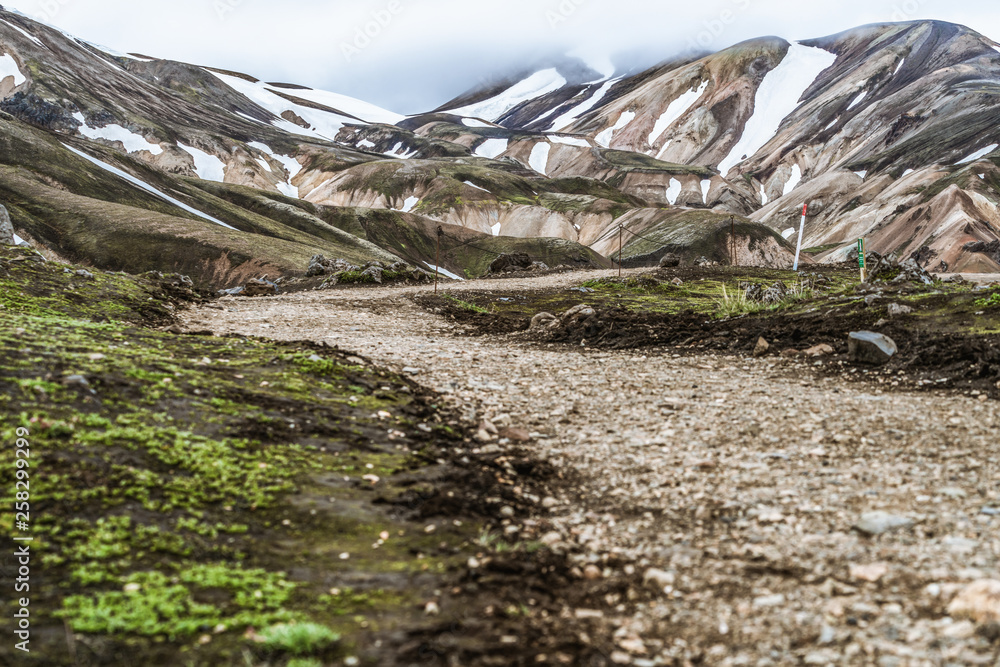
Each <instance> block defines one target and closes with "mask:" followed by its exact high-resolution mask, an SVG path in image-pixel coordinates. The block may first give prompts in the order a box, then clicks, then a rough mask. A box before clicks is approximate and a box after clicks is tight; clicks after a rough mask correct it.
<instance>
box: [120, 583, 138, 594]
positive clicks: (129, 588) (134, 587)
mask: <svg viewBox="0 0 1000 667" xmlns="http://www.w3.org/2000/svg"><path fill="white" fill-rule="evenodd" d="M123 590H124V591H125V592H126V593H138V592H139V591H141V590H142V585H141V584H125V588H124V589H123Z"/></svg>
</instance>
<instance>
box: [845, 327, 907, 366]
mask: <svg viewBox="0 0 1000 667" xmlns="http://www.w3.org/2000/svg"><path fill="white" fill-rule="evenodd" d="M847 346H848V349H847V353H848V355H849V356H850V358H851V361H853V362H855V363H859V364H872V365H876V366H882V365H884V364H887V363H889V360H890V359H892V358H893V356H895V354H896V352H898V351H899V348H898V347H896V342H895V341H894V340H892V339H891V338H889V337H888V336H886V335H884V334H880V333H875V332H873V331H852V332H851V335H850V337H849V338H848V341H847Z"/></svg>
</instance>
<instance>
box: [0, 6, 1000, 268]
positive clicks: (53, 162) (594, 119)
mask: <svg viewBox="0 0 1000 667" xmlns="http://www.w3.org/2000/svg"><path fill="white" fill-rule="evenodd" d="M483 80H484V82H485V83H483V84H482V85H481V86H479V87H477V88H476V89H474V90H471V91H469V92H467V93H466V94H464V95H462V96H460V97H458V98H456V99H454V100H451V101H449V102H446V103H445V104H443V105H441V106H440V107H438V108H437V109H435V110H433V111H430V112H428V113H425V114H418V115H415V116H410V117H403V116H401V115H399V114H395V113H393V112H391V111H388V110H385V109H381V108H379V107H377V106H374V105H371V104H368V103H366V102H363V101H361V100H357V99H354V98H351V97H348V96H345V95H341V94H338V93H334V92H329V91H320V90H314V89H311V88H307V87H304V86H299V85H296V84H291V83H279V82H264V81H261V80H259V79H257V78H256V77H253V76H250V75H247V74H242V73H238V72H230V71H224V70H219V69H214V68H211V67H203V66H196V65H191V64H186V63H179V62H173V61H168V60H160V59H156V58H153V57H150V56H145V55H139V54H118V53H113V52H109V51H108V50H106V49H102V48H100V47H96V46H94V45H91V44H89V43H87V42H84V41H82V40H79V39H76V38H74V37H72V36H70V35H66V34H65V33H63V32H61V31H59V30H58V29H55V28H52V27H49V26H45V25H42V24H40V23H37V22H34V21H31V20H30V19H27V18H25V17H24V16H21V15H19V14H16V13H13V12H6V11H0V98H2V101H0V131H2V135H0V136H2V139H0V203H4V204H5V205H6V206H7V208H8V209H9V210H10V213H11V217H12V220H13V222H14V226H15V230H16V232H17V233H18V234H19V236H20V237H21V238H23V239H25V240H27V241H28V242H30V243H32V244H34V245H36V246H37V247H39V248H41V249H44V250H45V251H47V252H50V253H52V254H53V255H57V256H63V257H66V258H67V259H72V260H74V261H77V262H89V263H91V264H93V265H94V266H96V267H98V268H108V269H125V270H129V271H139V270H149V269H158V270H171V271H181V272H185V273H189V274H190V275H192V276H193V277H195V278H196V279H198V280H200V281H202V282H205V283H207V284H211V285H213V286H214V285H219V286H230V285H231V284H233V283H234V282H238V281H240V280H243V279H245V278H247V277H251V276H254V275H259V274H261V273H268V274H270V275H272V277H274V276H277V275H299V274H301V273H302V272H303V271H304V269H305V267H306V265H307V264H308V259H309V257H311V256H312V255H314V254H324V255H326V256H328V257H329V256H334V257H344V258H346V259H349V260H351V261H356V262H363V261H368V260H373V259H377V260H381V261H395V260H397V259H399V258H405V259H406V260H407V261H410V262H414V263H416V264H418V265H423V266H425V267H428V266H431V265H432V263H433V262H434V261H435V260H434V253H433V252H432V251H433V250H434V246H435V237H436V229H437V226H438V225H444V226H445V228H446V229H447V230H448V237H449V238H452V239H459V238H461V239H463V240H462V241H460V242H459V241H457V240H456V241H454V243H455V244H457V245H456V247H455V250H454V252H452V251H451V250H448V252H446V253H445V257H444V259H442V261H441V263H442V264H443V265H444V268H446V269H448V270H449V271H450V272H453V273H456V274H458V275H475V274H476V273H478V272H479V271H480V270H481V269H482V267H483V265H484V260H485V259H488V258H489V256H491V255H494V254H497V253H499V252H501V251H516V250H518V249H519V248H520V249H527V250H530V251H531V252H532V253H535V254H536V255H538V256H543V255H544V256H546V257H547V258H548V260H547V261H555V262H557V263H558V262H559V260H560V258H561V257H563V256H565V257H573V258H580V259H581V261H587V262H593V261H596V262H598V263H600V262H601V261H603V260H600V259H598V258H597V257H596V255H594V254H593V253H594V252H596V253H599V254H602V255H605V256H612V255H618V254H621V255H622V257H623V258H624V259H627V260H628V261H629V262H632V263H649V262H655V260H656V259H657V257H658V255H662V254H663V253H664V252H667V251H670V252H678V253H680V254H681V255H682V256H684V257H685V258H686V259H688V260H693V259H695V258H696V257H698V256H700V255H702V254H704V255H708V256H710V257H711V258H713V259H715V260H717V261H728V256H729V255H728V252H729V251H728V248H729V243H728V241H727V240H726V236H727V234H728V229H730V228H731V225H732V224H733V222H737V223H738V225H737V230H738V232H737V234H738V237H739V243H738V247H739V248H740V259H741V263H751V262H753V263H760V264H767V265H775V266H784V265H785V264H787V263H790V256H791V250H792V248H791V246H790V245H789V244H788V242H787V241H786V240H785V238H783V237H787V236H788V235H789V232H788V230H789V229H790V228H792V227H797V223H798V216H799V215H800V213H801V210H802V207H803V205H804V204H808V208H809V215H810V217H809V221H808V223H807V226H806V237H805V246H806V247H808V248H810V249H811V250H812V251H813V254H814V255H815V259H816V260H818V261H841V260H843V259H844V258H845V257H846V256H847V252H848V251H849V250H850V248H852V247H853V246H854V242H855V240H856V239H857V238H858V237H860V236H865V237H867V238H868V240H869V247H870V248H872V249H873V250H876V251H879V252H882V253H894V254H897V255H900V256H914V257H916V258H917V259H918V260H919V261H920V262H921V263H922V264H924V265H925V266H928V267H929V268H931V269H950V270H959V271H998V270H1000V256H997V253H996V251H995V248H996V247H997V243H995V242H996V241H998V240H1000V234H998V230H1000V212H998V209H997V206H998V204H1000V192H998V188H1000V172H998V170H997V163H995V162H994V160H995V159H996V158H997V157H1000V152H998V151H997V148H998V146H1000V139H997V138H996V134H997V133H996V131H995V128H996V126H997V122H996V121H997V115H998V113H1000V107H998V103H997V102H998V99H1000V98H998V92H1000V89H998V85H1000V84H998V81H1000V47H998V45H997V44H996V43H994V42H993V41H991V40H989V39H987V38H986V37H983V36H982V35H979V34H978V33H976V32H974V31H972V30H970V29H968V28H965V27H962V26H957V25H953V24H947V23H940V22H911V23H899V24H880V25H872V26H865V27H862V28H857V29H855V30H851V31H848V32H845V33H842V34H839V35H833V36H830V37H824V38H820V39H815V40H808V41H804V42H800V43H791V42H788V41H786V40H783V39H781V38H778V37H765V38H761V39H756V40H751V41H748V42H745V43H742V44H738V45H736V46H733V47H731V48H729V49H726V50H723V51H721V52H718V53H714V54H707V55H704V56H703V57H686V58H680V59H673V60H668V61H665V62H663V63H660V64H659V65H656V66H655V67H652V68H649V69H647V70H644V71H640V72H623V71H616V70H615V68H614V67H613V66H611V65H609V64H607V63H600V62H588V61H585V60H581V59H579V58H574V57H569V56H567V57H564V58H553V59H549V60H547V61H541V62H538V63H535V64H534V65H532V66H529V67H525V68H522V69H521V70H520V71H515V72H507V73H490V72H486V73H484V77H483ZM734 218H735V220H734ZM620 229H621V230H622V231H619V230H620ZM467 246H468V247H473V246H474V247H477V248H479V254H478V255H477V256H475V257H472V256H470V255H469V254H468V253H466V252H463V251H461V250H460V249H461V248H465V247H467ZM622 246H623V247H622ZM415 249H419V250H415ZM991 249H993V250H991ZM486 263H488V262H486Z"/></svg>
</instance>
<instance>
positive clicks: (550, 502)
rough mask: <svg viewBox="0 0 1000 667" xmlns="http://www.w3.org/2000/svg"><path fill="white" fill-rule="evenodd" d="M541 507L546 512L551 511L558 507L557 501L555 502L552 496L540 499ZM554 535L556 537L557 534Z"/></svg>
mask: <svg viewBox="0 0 1000 667" xmlns="http://www.w3.org/2000/svg"><path fill="white" fill-rule="evenodd" d="M542 507H543V508H545V509H547V510H550V509H553V508H555V507H559V501H558V500H556V499H555V498H553V497H552V496H548V497H546V498H543V499H542ZM556 535H557V537H558V535H559V534H558V533H556ZM557 541H558V539H557Z"/></svg>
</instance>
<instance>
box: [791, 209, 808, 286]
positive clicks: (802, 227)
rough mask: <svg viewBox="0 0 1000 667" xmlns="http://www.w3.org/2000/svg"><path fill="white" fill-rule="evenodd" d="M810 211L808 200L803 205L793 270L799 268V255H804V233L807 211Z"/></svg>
mask: <svg viewBox="0 0 1000 667" xmlns="http://www.w3.org/2000/svg"><path fill="white" fill-rule="evenodd" d="M808 211H809V203H808V202H806V203H805V204H803V205H802V222H800V223H799V243H798V245H797V246H795V266H793V267H792V271H796V272H797V271H798V270H799V256H800V255H802V235H803V234H805V231H806V213H808Z"/></svg>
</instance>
